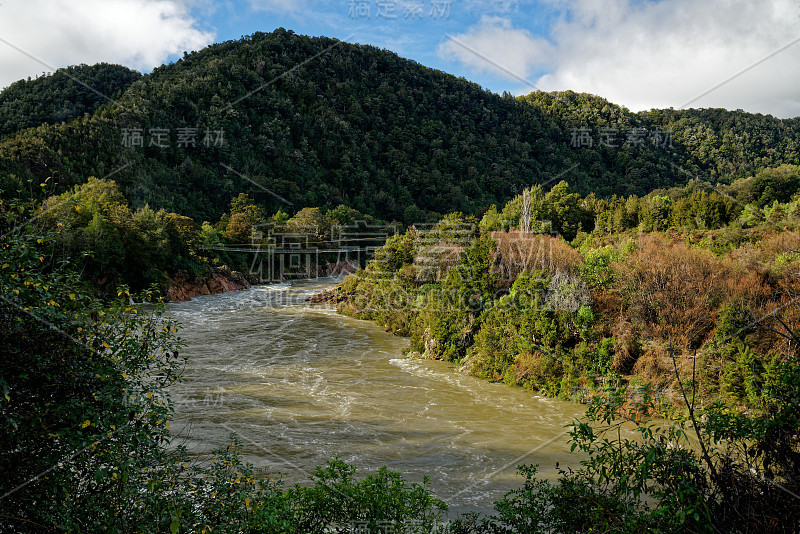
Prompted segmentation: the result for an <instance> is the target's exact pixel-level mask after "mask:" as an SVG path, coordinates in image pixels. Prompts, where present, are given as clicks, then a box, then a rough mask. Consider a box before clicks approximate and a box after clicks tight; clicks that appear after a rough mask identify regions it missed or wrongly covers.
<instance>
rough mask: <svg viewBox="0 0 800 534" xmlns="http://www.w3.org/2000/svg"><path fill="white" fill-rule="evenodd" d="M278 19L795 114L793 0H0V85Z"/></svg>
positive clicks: (238, 32)
mask: <svg viewBox="0 0 800 534" xmlns="http://www.w3.org/2000/svg"><path fill="white" fill-rule="evenodd" d="M278 27H284V28H286V29H291V30H293V31H295V32H296V33H299V34H306V35H324V36H328V37H335V38H339V39H343V40H344V39H347V40H348V41H350V42H354V43H363V44H370V45H374V46H378V47H380V48H386V49H389V50H392V51H394V52H396V53H398V54H399V55H401V56H402V57H406V58H410V59H413V60H415V61H417V62H419V63H421V64H423V65H426V66H429V67H433V68H437V69H441V70H443V71H445V72H449V73H452V74H455V75H456V76H463V77H465V78H467V79H468V80H471V81H474V82H476V83H478V84H480V85H481V86H483V87H485V88H487V89H489V90H491V91H494V92H498V93H500V92H503V91H509V92H511V93H513V94H515V95H519V94H526V93H528V92H530V91H532V90H534V88H538V89H541V90H546V91H553V90H566V89H572V90H575V91H581V92H588V93H593V94H597V95H600V96H603V97H605V98H607V99H609V100H610V101H612V102H614V103H616V104H620V105H623V106H626V107H628V108H629V109H631V110H633V111H638V110H642V109H651V108H654V107H655V108H666V107H674V108H681V107H724V108H728V109H744V110H745V111H750V112H757V113H764V114H773V115H776V116H778V117H797V116H800V68H797V66H798V65H800V0H759V1H758V2H755V1H753V0H449V1H448V0H218V1H215V0H3V1H2V3H0V87H3V86H6V85H8V84H9V83H11V82H13V81H15V80H18V79H20V78H24V77H28V76H32V77H35V76H37V75H39V74H41V73H42V72H48V71H52V70H54V69H55V68H58V67H64V66H67V65H72V64H78V63H87V64H93V63H97V62H100V61H106V62H111V63H120V64H123V65H127V66H129V67H131V68H135V69H138V70H141V71H144V72H147V71H150V70H152V69H153V68H154V67H156V66H158V65H160V64H162V63H164V62H167V61H171V60H174V59H175V58H177V57H180V56H181V55H182V53H183V51H184V50H197V49H200V48H203V47H204V46H207V45H208V44H210V43H212V42H219V41H225V40H229V39H238V38H239V37H241V36H242V35H247V34H250V33H253V32H256V31H265V32H268V31H272V30H274V29H275V28H278Z"/></svg>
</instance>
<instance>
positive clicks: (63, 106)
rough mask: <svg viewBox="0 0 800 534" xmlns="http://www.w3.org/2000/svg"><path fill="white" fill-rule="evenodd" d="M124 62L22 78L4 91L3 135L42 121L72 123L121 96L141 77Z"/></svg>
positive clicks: (0, 125) (0, 123) (1, 99)
mask: <svg viewBox="0 0 800 534" xmlns="http://www.w3.org/2000/svg"><path fill="white" fill-rule="evenodd" d="M141 76H142V75H141V74H140V73H138V72H136V71H135V70H131V69H129V68H127V67H123V66H121V65H109V64H108V63H98V64H97V65H91V66H89V65H77V66H73V67H67V68H65V69H58V70H57V71H55V72H54V73H52V74H49V75H43V76H40V77H38V78H36V79H34V80H31V79H30V78H28V79H27V80H20V81H18V82H15V83H12V84H11V85H9V86H8V87H6V88H5V89H3V91H2V92H0V138H3V137H7V136H9V135H11V134H13V133H15V132H18V131H20V130H24V129H26V128H33V127H35V126H39V125H41V124H56V123H61V122H71V121H73V120H74V119H76V118H78V117H82V116H83V115H84V114H86V113H89V114H91V113H94V112H95V110H97V108H99V107H100V106H102V105H103V104H107V103H108V102H110V101H112V99H114V98H116V97H119V96H120V95H121V94H122V93H123V92H125V91H127V90H128V88H129V87H130V86H131V84H133V82H135V81H136V80H138V79H139V78H141Z"/></svg>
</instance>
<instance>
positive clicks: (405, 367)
mask: <svg viewBox="0 0 800 534" xmlns="http://www.w3.org/2000/svg"><path fill="white" fill-rule="evenodd" d="M334 282H335V281H334V280H331V279H323V280H316V281H305V282H295V283H291V284H288V283H287V284H282V285H271V286H257V287H254V288H252V289H250V290H246V291H234V292H229V293H224V294H221V295H208V296H203V297H197V298H195V299H193V300H191V301H189V302H184V303H172V304H169V313H170V315H171V316H173V317H174V318H175V319H177V320H178V321H179V322H180V323H181V324H182V325H183V328H182V330H181V334H180V335H181V337H182V338H183V340H184V352H185V353H186V354H187V355H188V356H189V358H190V363H191V365H190V367H189V368H188V369H187V370H186V380H185V381H184V382H183V383H182V384H179V385H177V386H176V387H174V388H173V390H172V392H171V393H172V396H173V401H174V405H175V417H174V420H173V423H172V425H171V427H172V430H173V434H174V435H175V436H176V437H177V438H178V439H177V441H178V442H180V443H184V444H185V445H186V446H187V447H188V449H189V450H190V451H191V452H192V453H193V454H198V455H203V454H206V453H208V452H209V451H210V450H212V449H214V448H217V447H220V446H225V444H226V443H228V435H229V434H230V432H231V431H234V432H236V433H237V434H238V435H239V436H240V438H241V441H242V443H243V453H244V457H245V459H246V460H247V461H248V462H250V463H252V464H254V465H255V466H256V467H259V468H263V469H266V470H268V471H269V472H271V473H275V474H276V476H277V474H278V473H281V474H282V475H283V476H284V479H285V482H286V483H287V484H294V483H295V482H305V481H308V474H309V473H311V472H313V470H314V467H315V466H316V465H321V464H324V463H325V461H326V460H327V459H329V458H332V457H333V455H334V454H340V455H341V457H342V458H343V459H344V460H346V461H348V462H351V463H353V464H355V465H357V466H358V468H359V472H360V473H364V472H372V471H374V470H375V469H377V468H378V467H380V466H382V465H386V466H388V467H389V468H390V469H392V470H396V471H400V472H402V473H403V474H404V476H405V477H406V479H407V480H410V481H413V482H420V481H421V480H422V477H423V475H428V476H429V477H430V482H431V487H432V488H433V489H434V490H435V492H436V494H437V495H438V496H439V497H440V498H442V499H444V500H445V501H446V502H447V503H448V505H449V506H450V516H451V517H455V515H456V514H457V513H460V512H465V511H480V512H491V511H492V503H493V502H494V501H495V500H497V499H498V498H500V497H502V495H503V494H504V493H505V492H507V491H508V490H510V489H512V488H516V487H519V486H520V485H521V484H522V478H521V477H520V476H518V475H517V474H516V466H517V465H518V464H521V463H534V464H535V463H538V464H540V469H541V473H542V474H543V475H544V476H552V475H553V474H554V473H555V463H556V462H560V463H561V465H562V466H565V465H575V464H577V461H578V459H577V458H576V457H575V456H574V455H571V454H570V453H569V446H568V444H567V435H566V429H565V425H567V424H568V423H569V422H571V421H572V420H573V419H574V418H576V417H579V416H581V415H582V414H583V411H584V410H583V407H582V406H581V405H580V404H576V403H570V402H565V401H559V400H554V399H548V398H544V397H539V396H536V395H534V394H532V393H531V392H529V391H525V390H522V389H515V388H510V387H508V386H505V385H503V384H492V383H489V382H486V381H483V380H479V379H476V378H473V377H470V376H465V375H463V374H460V373H458V372H457V371H456V369H455V368H454V367H453V365H452V364H448V363H445V362H435V361H425V360H414V359H408V358H406V357H405V349H406V347H407V345H408V341H407V340H405V339H403V338H399V337H396V336H393V335H391V334H388V333H386V332H384V331H382V330H381V329H380V328H379V327H377V326H375V325H374V324H372V323H370V322H366V321H359V320H356V319H352V318H349V317H344V316H341V315H338V314H337V313H336V312H335V311H334V310H332V309H330V308H329V307H327V306H325V305H309V304H307V303H306V302H304V301H305V298H306V297H308V296H310V295H313V294H315V293H317V292H319V291H320V290H322V289H323V288H325V287H329V286H331V285H332V284H333V283H334Z"/></svg>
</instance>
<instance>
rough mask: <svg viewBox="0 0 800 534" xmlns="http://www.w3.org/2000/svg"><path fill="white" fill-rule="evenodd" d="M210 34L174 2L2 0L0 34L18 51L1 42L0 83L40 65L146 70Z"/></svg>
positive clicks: (201, 42)
mask: <svg viewBox="0 0 800 534" xmlns="http://www.w3.org/2000/svg"><path fill="white" fill-rule="evenodd" d="M213 37H214V36H213V34H211V33H208V32H204V31H201V30H199V29H197V28H196V27H195V21H194V20H193V19H192V18H191V16H190V15H189V12H188V10H187V8H186V6H185V5H184V4H183V3H182V2H181V1H179V0H80V1H67V0H59V1H53V0H49V1H48V0H13V1H11V2H8V0H6V1H5V2H3V3H2V4H0V38H2V39H4V40H6V41H8V43H10V44H11V45H13V46H14V47H16V48H18V49H19V50H16V49H15V48H13V47H11V46H9V45H8V44H6V43H3V42H0V87H5V86H7V85H8V84H9V83H11V82H13V81H16V80H18V79H21V78H25V77H28V76H36V75H37V74H41V73H42V72H44V71H51V70H52V69H50V68H48V67H47V66H45V65H43V64H42V63H45V64H47V65H51V66H52V67H56V68H58V67H65V66H68V65H74V64H78V63H87V64H93V63H97V62H101V61H105V62H109V63H120V64H123V65H127V66H129V67H132V68H135V69H140V70H149V69H152V68H153V67H156V66H158V65H160V64H162V63H163V62H164V61H166V60H167V58H168V57H169V56H171V55H174V54H180V53H182V52H183V51H185V50H198V49H200V48H202V47H204V46H206V45H207V44H209V43H211V42H212V40H213ZM20 50H21V51H23V52H24V53H23V52H21V51H20ZM30 56H32V57H30ZM33 58H36V59H33ZM37 60H38V61H37ZM40 62H41V63H40Z"/></svg>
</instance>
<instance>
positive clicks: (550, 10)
mask: <svg viewBox="0 0 800 534" xmlns="http://www.w3.org/2000/svg"><path fill="white" fill-rule="evenodd" d="M557 13H558V11H557V9H556V7H555V6H554V5H552V3H550V2H523V3H522V4H520V2H519V1H514V0H490V1H487V2H477V1H470V0H411V1H408V0H338V1H331V2H326V1H316V2H311V1H308V2H302V1H298V0H295V1H269V0H252V1H251V0H239V1H229V2H224V3H213V4H199V5H197V6H196V7H195V8H194V14H195V16H197V18H198V20H199V21H203V24H204V25H205V27H206V28H207V29H208V30H210V31H213V32H215V35H216V36H217V40H227V39H236V38H238V37H240V36H241V35H243V34H249V33H252V32H255V31H265V30H271V29H274V28H277V27H284V28H287V29H292V30H294V31H295V32H296V33H299V34H304V35H324V36H327V37H335V38H338V39H342V40H344V39H347V40H348V42H352V43H362V44H370V45H374V46H378V47H380V48H386V49H389V50H392V51H393V52H396V53H397V54H399V55H400V56H402V57H405V58H409V59H413V60H415V61H417V62H419V63H421V64H423V65H425V66H428V67H433V68H436V69H440V70H443V71H445V72H449V73H451V74H455V75H457V76H464V77H466V78H467V79H469V80H471V81H474V82H476V83H478V84H480V85H481V86H483V87H485V88H486V89H489V90H491V91H494V92H498V93H501V92H503V91H510V92H514V93H518V92H524V93H527V92H530V91H531V90H532V87H531V86H530V85H528V84H526V83H524V82H521V81H519V80H518V79H515V78H513V77H512V76H511V75H510V74H499V73H498V72H496V71H494V70H493V69H491V68H489V69H488V70H487V69H474V68H470V67H469V66H468V65H465V64H463V63H461V62H460V61H458V60H457V59H455V58H454V57H452V56H450V57H448V55H447V54H446V53H443V52H442V51H441V50H440V47H442V46H443V45H445V44H446V43H448V42H454V41H450V39H449V38H448V36H450V37H455V36H458V35H460V34H462V33H463V32H464V31H465V30H466V29H468V28H469V27H471V26H473V25H475V24H477V23H479V22H480V21H481V19H482V18H486V17H496V18H504V19H509V20H517V21H523V25H522V26H521V27H523V28H525V29H526V30H527V31H528V32H530V33H531V35H546V34H547V32H548V29H549V28H550V27H551V24H552V21H553V20H554V18H555V17H556V16H557ZM455 38H457V37H455ZM465 51H466V49H465ZM539 73H543V71H541V70H539V71H537V72H534V73H533V76H531V73H527V72H523V73H517V74H516V75H517V76H519V77H522V78H527V79H529V80H530V81H531V83H534V80H535V79H536V77H537V76H536V74H539ZM525 75H527V76H525ZM529 76H530V77H529Z"/></svg>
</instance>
